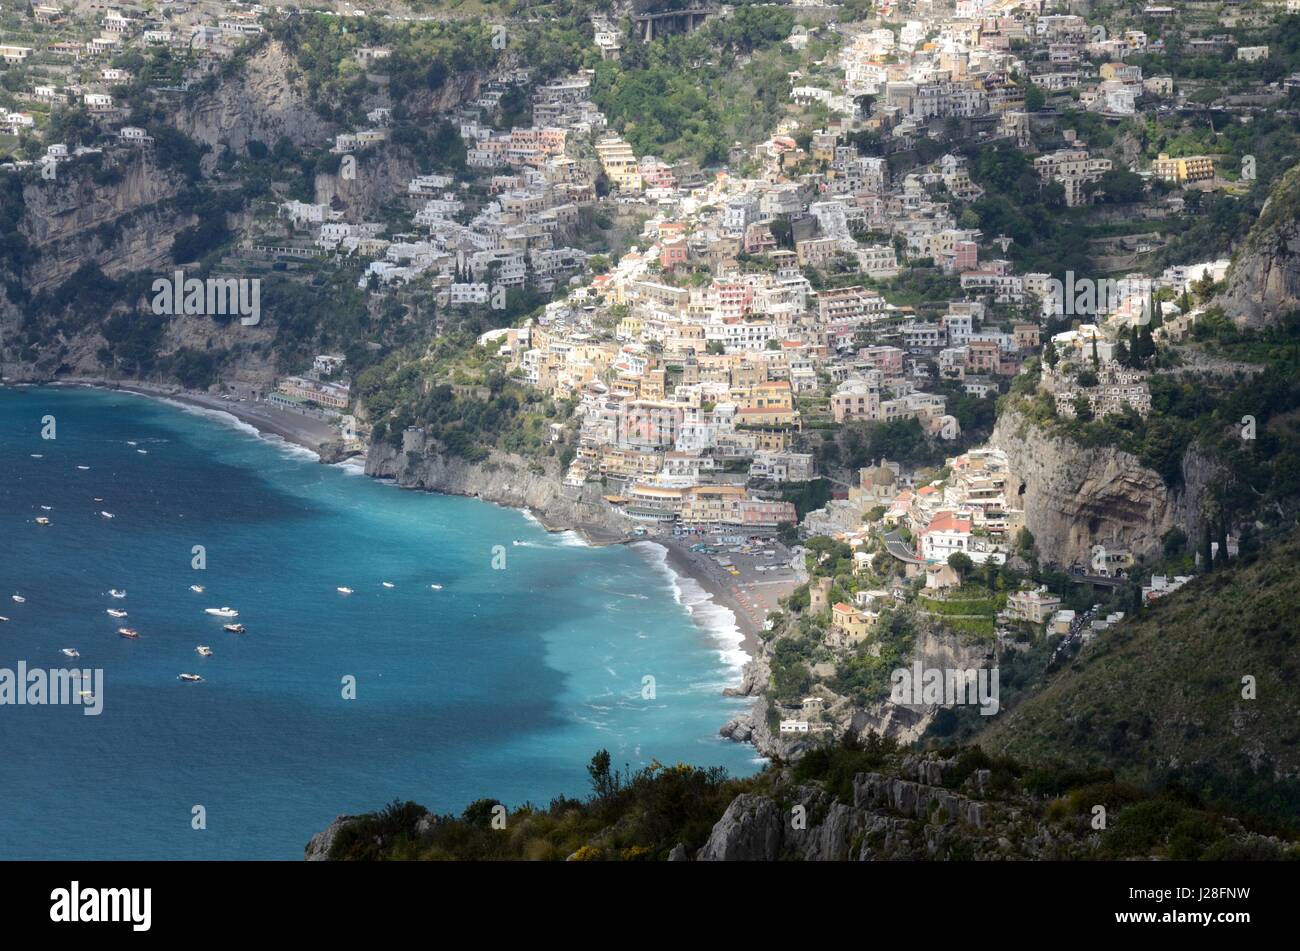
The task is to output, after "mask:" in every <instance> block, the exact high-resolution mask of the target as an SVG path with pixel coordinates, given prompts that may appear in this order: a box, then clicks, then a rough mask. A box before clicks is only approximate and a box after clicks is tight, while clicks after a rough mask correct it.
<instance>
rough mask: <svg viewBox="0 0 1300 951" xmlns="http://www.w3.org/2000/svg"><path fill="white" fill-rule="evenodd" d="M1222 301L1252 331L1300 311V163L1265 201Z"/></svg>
mask: <svg viewBox="0 0 1300 951" xmlns="http://www.w3.org/2000/svg"><path fill="white" fill-rule="evenodd" d="M1218 303H1219V304H1221V305H1222V306H1223V309H1224V312H1225V313H1226V314H1227V315H1228V316H1229V317H1231V318H1232V319H1233V320H1234V321H1236V322H1237V324H1238V325H1240V326H1243V327H1251V328H1258V327H1264V326H1268V325H1269V324H1272V323H1276V322H1277V320H1278V319H1279V318H1280V317H1282V316H1284V315H1286V314H1288V313H1290V312H1291V311H1294V310H1297V309H1300V165H1297V166H1295V167H1293V168H1292V169H1291V170H1290V171H1288V172H1287V173H1286V174H1285V175H1284V176H1282V180H1281V181H1280V182H1279V183H1278V184H1277V186H1275V187H1274V189H1273V191H1272V193H1271V194H1270V195H1269V198H1268V201H1267V202H1265V203H1264V207H1263V209H1262V210H1261V211H1260V215H1259V221H1257V222H1256V223H1255V226H1254V227H1253V228H1252V229H1251V232H1250V234H1249V235H1248V236H1247V238H1246V241H1245V243H1244V245H1243V246H1242V248H1241V250H1240V251H1239V252H1238V253H1237V256H1236V258H1235V260H1234V261H1233V263H1232V268H1231V269H1230V270H1229V272H1228V286H1227V289H1226V290H1225V291H1224V293H1223V294H1222V295H1221V296H1220V297H1219V299H1218Z"/></svg>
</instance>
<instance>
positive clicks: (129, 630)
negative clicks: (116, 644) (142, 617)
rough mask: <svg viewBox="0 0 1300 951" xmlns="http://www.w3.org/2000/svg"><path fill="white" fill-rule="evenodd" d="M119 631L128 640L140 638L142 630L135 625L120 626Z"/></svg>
mask: <svg viewBox="0 0 1300 951" xmlns="http://www.w3.org/2000/svg"><path fill="white" fill-rule="evenodd" d="M117 633H119V634H121V635H122V636H123V637H125V638H126V639H127V640H128V641H134V640H138V639H139V637H140V632H139V631H137V630H136V629H135V628H133V627H119V628H118V629H117Z"/></svg>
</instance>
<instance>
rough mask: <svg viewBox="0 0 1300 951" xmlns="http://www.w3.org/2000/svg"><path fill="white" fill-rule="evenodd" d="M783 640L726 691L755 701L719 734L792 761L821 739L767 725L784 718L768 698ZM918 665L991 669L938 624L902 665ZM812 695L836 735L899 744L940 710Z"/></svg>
mask: <svg viewBox="0 0 1300 951" xmlns="http://www.w3.org/2000/svg"><path fill="white" fill-rule="evenodd" d="M782 636H783V633H781V632H778V633H777V635H776V636H775V637H774V638H773V639H772V640H770V641H767V642H765V643H761V644H760V645H759V650H758V653H757V656H755V657H754V658H753V660H751V661H749V663H747V664H746V665H745V669H744V673H743V676H742V678H741V683H740V686H739V687H735V688H729V689H728V690H726V691H725V693H727V694H728V695H730V696H742V697H756V698H758V702H757V703H756V704H755V705H754V709H753V710H752V711H750V712H748V713H744V714H742V715H740V716H738V717H736V718H735V719H733V720H731V721H730V722H729V723H727V725H726V726H724V727H723V728H722V729H721V730H720V731H719V732H720V733H721V734H722V735H723V736H725V737H727V738H728V739H731V740H735V741H736V742H737V743H752V744H754V748H755V749H757V750H758V752H760V753H761V754H763V755H764V756H767V757H769V758H775V759H779V760H781V761H783V762H793V761H794V760H797V759H798V758H799V757H800V756H802V755H803V754H804V753H806V752H807V751H808V750H810V749H813V748H815V747H816V746H819V745H820V744H821V743H822V742H824V741H823V739H822V738H821V737H820V736H819V735H818V734H811V733H780V732H779V731H774V730H773V729H772V727H771V725H770V723H771V721H773V720H779V718H780V717H781V716H783V715H782V714H781V713H780V711H779V708H777V707H776V705H775V703H774V701H773V700H772V699H771V697H769V696H767V690H768V685H769V682H770V680H771V676H772V672H771V666H770V664H769V661H768V656H769V654H770V652H771V650H772V648H773V647H774V646H775V645H776V644H777V643H778V641H779V640H780V638H781V637H782ZM917 661H920V662H921V664H922V665H923V666H924V667H926V668H937V669H962V670H965V669H969V668H986V667H990V666H994V665H995V661H994V659H993V652H992V649H991V648H990V647H989V646H987V645H984V644H978V643H966V642H963V641H962V639H961V638H960V637H958V636H957V635H956V634H953V633H951V632H949V631H946V630H944V629H943V628H940V627H938V626H931V627H928V628H927V629H925V630H924V631H922V632H921V633H920V634H918V635H917V637H916V640H915V642H914V644H913V648H912V653H911V656H909V657H908V658H907V661H906V663H907V665H911V664H913V663H915V662H917ZM813 692H815V693H816V694H817V695H819V696H821V697H822V698H823V699H824V700H826V701H827V704H826V708H825V713H824V716H825V717H826V720H827V722H829V723H830V724H831V725H832V733H833V735H835V736H843V735H844V734H846V733H854V734H860V735H864V736H865V735H868V734H872V735H876V736H882V737H885V738H887V739H890V740H895V741H897V742H899V743H903V744H910V743H914V742H916V741H917V740H919V739H920V738H921V736H922V734H924V733H925V731H926V730H927V729H929V726H930V723H931V722H932V721H933V720H934V717H935V715H936V714H937V713H938V712H939V710H940V709H941V706H940V705H939V704H909V705H902V704H897V703H893V702H891V701H890V700H889V698H888V697H885V698H882V699H880V700H878V701H876V702H875V703H872V704H870V705H869V706H866V707H860V706H857V705H855V704H854V703H853V702H852V701H851V700H850V699H849V698H848V697H841V696H838V695H836V694H835V693H834V692H833V691H831V690H830V689H829V688H828V687H827V686H826V685H825V684H821V683H819V684H817V685H816V687H815V688H814V691H813ZM773 711H775V714H774V713H773Z"/></svg>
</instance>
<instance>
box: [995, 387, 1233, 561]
mask: <svg viewBox="0 0 1300 951" xmlns="http://www.w3.org/2000/svg"><path fill="white" fill-rule="evenodd" d="M990 444H991V445H992V446H994V447H996V448H998V449H1001V450H1003V451H1004V452H1005V453H1006V454H1007V462H1008V465H1009V467H1010V469H1011V472H1012V474H1013V475H1014V476H1015V478H1016V479H1017V480H1018V481H1019V483H1020V484H1019V486H1018V488H1017V490H1016V491H1017V492H1018V497H1019V499H1020V501H1021V504H1022V505H1023V507H1024V511H1025V526H1026V527H1027V528H1028V529H1029V531H1030V532H1032V533H1033V536H1034V542H1035V545H1036V547H1037V549H1038V552H1039V556H1040V558H1042V559H1043V561H1044V562H1051V563H1054V564H1057V565H1062V566H1065V565H1071V564H1076V563H1077V564H1086V563H1087V562H1088V559H1089V557H1090V551H1091V548H1092V546H1093V545H1096V544H1109V545H1113V546H1116V547H1123V548H1128V549H1129V550H1130V551H1132V552H1133V553H1134V554H1148V553H1153V552H1155V551H1158V550H1159V548H1160V545H1161V539H1162V538H1163V536H1164V535H1165V534H1166V533H1167V532H1169V531H1170V530H1171V529H1174V528H1181V529H1182V530H1183V531H1185V532H1187V534H1188V536H1189V537H1191V538H1195V537H1197V535H1198V534H1199V532H1200V529H1201V522H1202V518H1203V516H1202V512H1201V505H1202V502H1203V500H1204V498H1205V495H1206V491H1207V488H1208V486H1209V483H1210V482H1211V481H1212V480H1213V478H1214V477H1215V475H1216V469H1215V468H1214V466H1212V465H1211V464H1210V463H1209V462H1208V461H1207V460H1206V459H1205V458H1203V457H1202V456H1200V455H1198V454H1197V453H1196V451H1195V449H1194V448H1193V449H1192V450H1190V451H1189V452H1188V453H1187V456H1186V457H1185V458H1184V459H1183V467H1182V476H1183V477H1182V482H1181V484H1180V485H1178V486H1177V487H1170V486H1168V485H1166V484H1165V482H1164V480H1163V479H1162V478H1161V477H1160V474H1159V473H1157V472H1155V471H1154V470H1152V469H1149V468H1147V467H1146V466H1144V465H1143V464H1142V463H1141V461H1140V460H1138V458H1137V457H1136V456H1133V455H1131V454H1129V453H1127V452H1122V451H1120V450H1119V449H1116V448H1113V447H1109V446H1101V447H1084V446H1081V445H1079V444H1077V443H1075V442H1072V441H1071V440H1069V439H1068V438H1066V437H1064V436H1054V435H1051V434H1049V433H1047V432H1045V431H1044V430H1043V429H1041V428H1040V427H1038V426H1036V425H1034V424H1033V423H1032V422H1030V421H1029V420H1027V419H1026V418H1025V417H1023V416H1021V415H1020V414H1018V413H1016V412H1015V411H1014V410H1005V411H1004V412H1003V413H1002V414H1001V415H1000V416H999V417H998V422H997V425H996V426H995V427H994V429H993V436H992V438H991V440H990Z"/></svg>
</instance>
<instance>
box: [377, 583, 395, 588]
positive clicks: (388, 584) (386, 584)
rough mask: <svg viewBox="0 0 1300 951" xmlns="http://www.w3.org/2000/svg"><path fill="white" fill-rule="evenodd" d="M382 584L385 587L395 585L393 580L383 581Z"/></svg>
mask: <svg viewBox="0 0 1300 951" xmlns="http://www.w3.org/2000/svg"><path fill="white" fill-rule="evenodd" d="M380 584H382V585H383V586H384V587H385V588H391V587H393V583H392V582H391V581H381V582H380Z"/></svg>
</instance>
